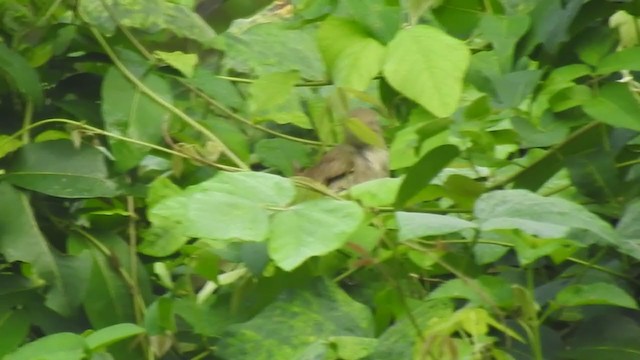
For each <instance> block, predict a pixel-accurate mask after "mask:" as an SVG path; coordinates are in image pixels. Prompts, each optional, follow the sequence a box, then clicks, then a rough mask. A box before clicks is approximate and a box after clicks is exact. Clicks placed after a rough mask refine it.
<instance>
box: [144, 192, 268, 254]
mask: <svg viewBox="0 0 640 360" xmlns="http://www.w3.org/2000/svg"><path fill="white" fill-rule="evenodd" d="M148 216H149V220H150V221H151V223H152V224H153V226H152V228H151V229H150V230H149V232H147V233H146V236H145V241H144V242H143V243H142V244H141V245H140V249H139V250H140V252H142V253H144V254H147V255H151V256H167V255H170V254H172V253H174V252H176V251H177V250H178V249H180V247H182V245H184V244H185V243H186V241H187V240H188V238H190V237H195V238H205V239H216V240H233V239H239V240H246V241H263V240H264V239H265V238H266V236H267V230H268V217H269V213H268V212H267V210H265V209H264V208H263V207H262V206H261V205H260V204H259V203H257V202H255V201H250V200H246V199H244V198H242V197H239V196H234V195H230V194H225V193H221V192H215V191H202V192H191V193H187V194H185V195H182V196H177V197H172V198H169V199H166V200H165V201H161V202H159V203H158V204H157V205H156V206H154V207H153V208H151V209H150V210H149V214H148Z"/></svg>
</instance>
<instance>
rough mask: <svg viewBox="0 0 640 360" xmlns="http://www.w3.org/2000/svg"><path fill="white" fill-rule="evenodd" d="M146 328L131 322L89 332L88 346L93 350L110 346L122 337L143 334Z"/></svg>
mask: <svg viewBox="0 0 640 360" xmlns="http://www.w3.org/2000/svg"><path fill="white" fill-rule="evenodd" d="M144 332H145V329H144V328H143V327H140V326H138V325H135V324H131V323H121V324H116V325H111V326H109V327H106V328H102V329H100V330H97V331H95V332H93V333H91V334H89V335H88V336H87V338H86V341H87V346H88V347H89V348H90V349H92V350H97V349H99V348H102V347H106V346H109V345H111V344H113V343H115V342H118V341H120V340H122V339H126V338H128V337H132V336H135V335H139V334H143V333H144Z"/></svg>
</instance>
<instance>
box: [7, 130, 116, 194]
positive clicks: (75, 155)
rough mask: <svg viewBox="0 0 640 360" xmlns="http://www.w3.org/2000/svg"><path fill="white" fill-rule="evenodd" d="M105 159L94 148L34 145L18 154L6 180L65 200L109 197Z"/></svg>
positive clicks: (60, 143) (50, 143)
mask: <svg viewBox="0 0 640 360" xmlns="http://www.w3.org/2000/svg"><path fill="white" fill-rule="evenodd" d="M107 175H108V173H107V167H106V164H105V161H104V156H103V155H102V153H101V152H100V151H98V150H97V149H95V148H93V147H90V146H83V147H81V148H80V149H76V148H75V147H74V146H73V144H72V143H71V142H69V141H65V140H57V141H47V142H42V143H33V144H28V145H25V146H23V147H22V148H21V149H20V151H19V152H18V154H17V157H16V159H15V160H14V162H13V164H12V166H11V168H10V169H9V171H8V173H7V175H6V179H7V181H9V182H11V183H12V184H14V185H16V186H20V187H23V188H26V189H29V190H33V191H37V192H41V193H45V194H48V195H52V196H58V197H64V198H88V197H112V196H115V195H117V194H118V191H117V188H116V185H115V183H113V182H112V181H111V180H109V179H108V178H107Z"/></svg>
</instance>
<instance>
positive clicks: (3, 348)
mask: <svg viewBox="0 0 640 360" xmlns="http://www.w3.org/2000/svg"><path fill="white" fill-rule="evenodd" d="M3 280H4V279H3ZM3 296H6V294H4V295H3ZM30 327H31V321H30V319H29V314H28V313H27V311H26V310H24V309H8V310H7V311H0V333H1V334H3V336H2V338H0V357H2V358H3V359H4V357H3V356H4V355H6V354H7V353H9V352H11V351H14V350H15V349H16V348H18V346H19V345H20V344H22V343H24V342H25V340H26V338H27V335H29V328H30Z"/></svg>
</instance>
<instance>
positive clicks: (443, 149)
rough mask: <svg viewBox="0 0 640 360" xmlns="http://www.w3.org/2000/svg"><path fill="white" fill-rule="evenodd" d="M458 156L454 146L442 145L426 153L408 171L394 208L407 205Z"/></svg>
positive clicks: (458, 152) (458, 151)
mask: <svg viewBox="0 0 640 360" xmlns="http://www.w3.org/2000/svg"><path fill="white" fill-rule="evenodd" d="M459 154H460V150H458V148H457V147H456V146H454V145H442V146H439V147H437V148H435V149H433V150H431V151H429V152H428V153H426V154H425V155H424V156H423V157H422V158H421V159H420V160H419V161H418V162H417V163H416V164H415V165H413V166H412V167H411V169H409V172H408V173H407V177H406V178H405V179H404V181H403V182H402V185H400V190H399V191H398V196H397V197H396V202H395V205H396V207H401V206H403V205H405V204H407V203H408V202H409V201H410V200H411V199H412V198H413V197H414V196H416V195H417V194H418V193H419V192H420V191H421V190H422V189H423V188H424V187H425V186H427V185H429V183H430V182H431V180H432V179H433V178H434V177H435V176H436V175H438V173H440V171H441V170H442V169H444V167H445V166H447V165H448V164H449V163H450V162H451V161H452V160H453V159H455V158H456V157H457V156H458V155H459Z"/></svg>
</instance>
